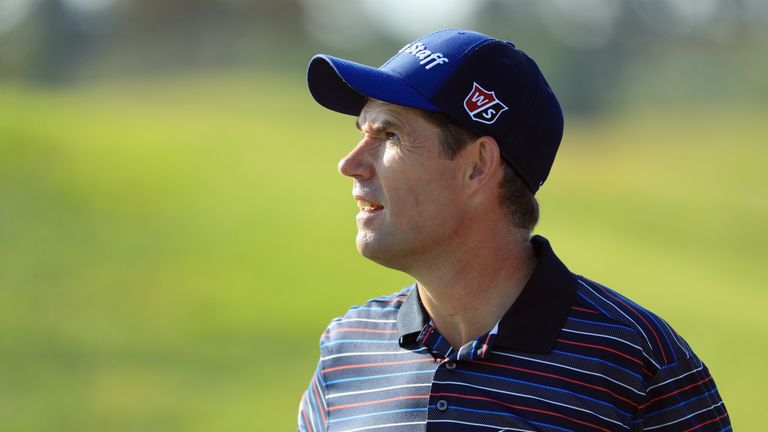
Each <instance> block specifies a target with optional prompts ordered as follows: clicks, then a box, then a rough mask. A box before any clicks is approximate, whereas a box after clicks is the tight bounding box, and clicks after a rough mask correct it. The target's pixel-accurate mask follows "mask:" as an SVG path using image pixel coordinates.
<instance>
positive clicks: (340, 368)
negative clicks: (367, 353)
mask: <svg viewBox="0 0 768 432" xmlns="http://www.w3.org/2000/svg"><path fill="white" fill-rule="evenodd" d="M433 361H435V359H433V358H432V357H428V358H423V359H416V360H402V361H391V362H379V363H361V364H353V365H345V366H336V367H332V368H328V369H323V370H322V371H321V372H322V373H326V372H333V371H337V370H344V369H357V368H363V367H376V366H390V365H396V364H408V363H420V362H433Z"/></svg>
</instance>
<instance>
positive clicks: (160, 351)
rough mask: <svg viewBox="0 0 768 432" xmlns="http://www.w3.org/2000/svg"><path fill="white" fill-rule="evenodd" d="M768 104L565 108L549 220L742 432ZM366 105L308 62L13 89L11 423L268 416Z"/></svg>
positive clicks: (341, 199)
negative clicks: (316, 94)
mask: <svg viewBox="0 0 768 432" xmlns="http://www.w3.org/2000/svg"><path fill="white" fill-rule="evenodd" d="M766 113H768V110H762V111H761V110H755V109H746V108H744V107H739V106H719V107H716V108H709V109H683V108H679V107H678V108H663V107H653V109H636V110H632V111H626V112H616V113H613V114H612V115H610V116H607V117H603V118H599V119H593V120H589V121H587V120H575V119H569V120H568V122H567V127H566V135H565V140H564V142H563V145H562V150H561V152H560V154H559V156H558V160H557V162H556V164H555V167H554V170H553V173H552V175H551V177H550V179H549V181H548V183H547V184H546V185H545V187H544V188H543V190H542V191H541V193H540V195H539V198H540V201H541V205H542V209H543V217H542V222H541V224H540V227H539V228H538V229H537V231H538V232H539V233H541V234H544V235H546V236H547V237H548V238H549V239H550V240H551V241H552V243H553V246H554V247H555V250H556V251H557V252H558V254H559V255H560V256H561V257H562V258H563V259H564V261H565V262H566V263H567V264H568V265H569V266H570V267H571V269H572V270H573V271H575V272H577V273H581V274H584V275H586V276H588V277H591V278H593V279H596V280H598V281H601V282H603V283H605V284H607V285H609V286H612V287H613V288H616V289H618V290H620V291H622V292H623V293H625V294H627V295H628V296H630V297H632V298H633V299H634V300H636V301H638V302H639V303H641V304H643V305H645V306H646V307H648V308H650V309H652V310H654V311H656V312H657V313H659V314H660V315H662V316H663V317H665V318H666V319H667V320H668V321H669V322H670V323H671V324H672V325H673V326H674V327H675V328H676V329H677V330H678V331H679V332H680V333H681V334H682V335H683V336H684V337H685V338H686V339H687V340H688V341H689V342H690V343H691V344H692V345H693V347H694V348H695V349H696V351H697V352H698V353H699V355H700V356H701V357H702V358H703V359H704V360H705V361H706V362H707V364H708V366H709V367H710V369H711V371H712V372H713V374H714V375H715V378H716V381H717V383H718V385H719V387H720V390H721V393H722V395H723V397H724V399H725V401H726V405H727V407H728V409H729V411H730V413H731V415H732V418H733V423H734V425H735V427H736V428H737V429H738V430H745V431H747V430H759V429H760V426H759V425H760V424H762V418H763V414H764V413H763V411H764V409H763V408H762V406H761V405H762V397H761V394H762V390H763V389H764V388H765V386H766V385H768V372H766V369H765V357H766V355H768V318H766V313H765V312H764V309H765V307H766V305H767V304H768V293H766V290H765V283H766V280H768V270H766V267H767V266H768V247H767V246H766V242H767V241H768V230H766V222H767V221H768V175H766V166H768V149H766V143H768V131H767V130H768V129H767V128H766V125H765V118H766ZM357 136H358V132H357V131H356V130H355V128H354V127H353V119H352V118H350V117H344V116H341V115H337V114H334V113H331V112H328V111H325V110H323V109H322V108H321V107H319V106H317V105H316V104H314V102H313V101H312V100H311V98H310V96H309V95H308V93H307V92H306V90H305V89H304V87H303V84H302V80H301V77H299V76H281V75H270V74H258V75H257V76H246V75H243V74H237V73H231V74H223V75H222V74H211V75H195V76H187V77H171V76H169V77H164V78H162V77H161V78H154V79H151V80H136V81H132V82H111V83H110V82H106V83H99V84H89V85H87V86H80V87H74V88H68V89H41V88H26V87H22V86H14V85H11V84H4V85H2V86H0V430H3V431H142V432H145V431H211V430H217V431H244V430H258V431H262V430H263V431H273V430H274V431H278V430H292V429H294V428H295V418H296V407H297V402H298V399H299V397H300V395H301V393H302V391H303V389H304V386H305V385H306V383H307V382H308V379H309V377H310V374H311V372H312V370H313V368H314V365H315V362H316V359H317V353H318V352H317V340H318V337H319V335H320V333H321V332H322V330H323V329H324V327H325V325H326V324H327V322H328V320H330V319H331V318H333V317H334V316H337V315H338V314H341V313H343V312H344V311H345V310H346V308H347V307H348V306H350V305H351V304H358V303H360V302H363V301H365V300H366V299H368V298H370V297H374V296H377V295H380V294H384V293H390V292H394V291H396V290H398V289H400V287H402V286H404V285H405V284H407V283H409V281H410V280H409V278H408V277H407V276H406V275H403V274H400V273H397V272H393V271H390V270H386V269H382V268H379V267H377V266H376V265H374V264H372V263H369V262H367V261H365V260H363V259H362V258H360V257H358V256H357V254H356V252H355V250H354V245H353V239H354V233H355V226H354V213H355V212H356V210H355V205H354V202H353V201H352V199H351V196H350V191H351V187H350V182H349V181H348V180H347V179H344V178H343V177H342V176H340V175H339V174H338V173H336V171H335V166H336V162H337V160H338V159H339V158H340V157H341V156H343V154H344V152H345V151H346V150H348V149H349V148H350V147H351V146H352V145H353V144H354V143H355V142H356V139H357Z"/></svg>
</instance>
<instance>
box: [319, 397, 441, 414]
mask: <svg viewBox="0 0 768 432" xmlns="http://www.w3.org/2000/svg"><path fill="white" fill-rule="evenodd" d="M428 397H429V396H428V395H423V396H400V397H395V398H389V399H379V400H375V401H368V402H357V403H351V404H346V405H337V406H335V407H330V408H328V411H334V410H337V409H343V408H352V407H358V406H365V405H376V404H380V403H386V402H394V401H398V400H405V399H427V398H428Z"/></svg>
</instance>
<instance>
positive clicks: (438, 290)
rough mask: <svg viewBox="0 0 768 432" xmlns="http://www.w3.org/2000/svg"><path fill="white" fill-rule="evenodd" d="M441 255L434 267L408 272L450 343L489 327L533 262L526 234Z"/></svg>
mask: <svg viewBox="0 0 768 432" xmlns="http://www.w3.org/2000/svg"><path fill="white" fill-rule="evenodd" d="M472 246H473V245H465V247H463V248H461V249H460V250H458V251H457V253H454V254H452V256H451V257H443V258H442V259H441V260H440V264H439V268H436V267H434V266H433V267H432V268H430V269H429V270H430V271H425V272H423V273H421V274H418V275H417V274H412V275H413V276H414V277H415V278H416V280H417V285H418V289H419V296H420V298H421V301H422V303H423V304H424V307H425V308H426V310H427V312H428V313H429V316H430V318H431V319H432V322H433V323H434V324H435V326H436V327H437V329H438V331H439V332H440V334H441V335H442V336H443V337H444V338H445V339H446V340H447V341H448V342H450V344H451V345H452V346H453V347H454V348H459V347H461V346H462V345H464V344H465V343H467V342H469V341H471V340H472V339H474V338H476V337H478V336H481V335H483V334H484V333H486V332H488V331H489V330H491V329H492V328H493V326H494V325H495V324H496V323H497V322H498V321H499V320H500V319H501V317H502V316H503V315H504V313H505V312H506V311H507V310H508V309H509V308H510V306H512V303H514V301H515V299H517V296H518V295H519V294H520V292H521V291H522V290H523V287H524V286H525V284H526V282H527V281H528V279H529V278H530V276H531V274H532V273H533V269H534V268H535V266H536V256H535V254H534V252H533V247H532V246H531V243H530V240H529V239H528V237H527V236H525V237H524V238H520V237H518V238H517V239H515V240H512V239H510V238H506V239H505V238H503V237H501V236H497V237H496V238H495V239H494V240H492V241H490V242H487V241H486V242H483V243H478V245H477V246H482V247H472Z"/></svg>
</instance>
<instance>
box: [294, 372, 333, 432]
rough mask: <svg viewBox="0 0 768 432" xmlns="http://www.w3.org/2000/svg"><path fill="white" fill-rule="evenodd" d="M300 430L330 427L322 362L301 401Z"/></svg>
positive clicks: (316, 431) (319, 430)
mask: <svg viewBox="0 0 768 432" xmlns="http://www.w3.org/2000/svg"><path fill="white" fill-rule="evenodd" d="M298 421H299V428H298V431H299V432H325V431H326V430H327V427H328V405H327V403H326V400H325V381H324V380H323V372H322V369H321V365H320V362H318V364H317V369H316V370H315V373H314V375H313V376H312V379H311V380H310V381H309V388H307V390H306V391H305V392H304V395H303V396H302V397H301V402H300V403H299V418H298Z"/></svg>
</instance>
